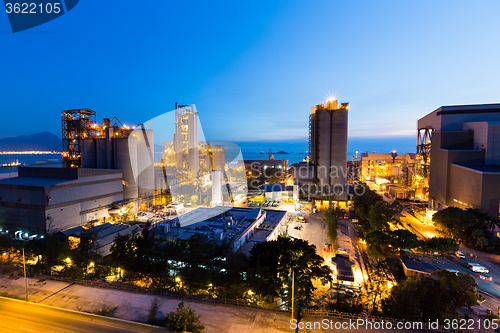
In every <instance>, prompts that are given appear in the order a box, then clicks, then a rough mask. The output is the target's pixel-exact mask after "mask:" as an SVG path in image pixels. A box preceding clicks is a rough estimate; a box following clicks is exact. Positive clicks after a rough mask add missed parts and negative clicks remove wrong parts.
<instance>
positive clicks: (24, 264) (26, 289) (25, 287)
mask: <svg viewBox="0 0 500 333" xmlns="http://www.w3.org/2000/svg"><path fill="white" fill-rule="evenodd" d="M23 267H24V292H25V293H26V302H28V282H27V281H26V257H25V256H24V245H23Z"/></svg>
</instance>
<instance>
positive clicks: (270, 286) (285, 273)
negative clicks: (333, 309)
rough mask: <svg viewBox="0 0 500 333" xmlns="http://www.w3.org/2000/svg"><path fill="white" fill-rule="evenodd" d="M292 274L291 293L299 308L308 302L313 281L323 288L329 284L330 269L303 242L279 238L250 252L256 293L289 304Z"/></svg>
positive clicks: (252, 279)
mask: <svg viewBox="0 0 500 333" xmlns="http://www.w3.org/2000/svg"><path fill="white" fill-rule="evenodd" d="M292 272H293V276H294V279H295V281H294V285H295V288H296V289H295V292H294V294H295V298H296V299H297V305H299V306H301V305H305V304H308V302H309V301H310V300H311V297H312V292H313V290H314V289H315V288H314V286H313V284H312V280H313V279H317V280H319V281H320V282H321V283H322V284H323V285H324V284H327V283H328V282H331V273H332V272H331V270H330V268H329V267H328V266H326V265H324V261H323V258H322V257H321V256H319V255H318V254H316V247H315V246H314V245H310V244H309V243H308V242H307V241H304V240H300V239H293V238H289V237H279V238H278V240H276V241H270V242H262V243H257V244H256V245H254V247H253V248H252V249H251V250H250V266H249V275H251V285H252V287H253V288H255V290H257V291H258V292H259V293H261V294H263V295H267V296H271V297H277V296H281V297H282V298H285V299H287V300H288V301H291V298H290V296H291V290H290V288H291V281H290V278H291V276H292ZM285 294H286V295H287V296H286V297H285Z"/></svg>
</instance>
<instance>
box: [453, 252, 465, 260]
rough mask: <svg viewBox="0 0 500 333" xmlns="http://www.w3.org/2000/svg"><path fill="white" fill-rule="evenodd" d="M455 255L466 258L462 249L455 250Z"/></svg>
mask: <svg viewBox="0 0 500 333" xmlns="http://www.w3.org/2000/svg"><path fill="white" fill-rule="evenodd" d="M455 255H456V256H457V257H458V258H460V259H465V254H463V253H462V251H457V252H455Z"/></svg>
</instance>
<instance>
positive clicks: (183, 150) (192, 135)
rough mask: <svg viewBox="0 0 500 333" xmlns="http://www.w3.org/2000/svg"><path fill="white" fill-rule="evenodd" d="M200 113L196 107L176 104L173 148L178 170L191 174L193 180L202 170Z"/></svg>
mask: <svg viewBox="0 0 500 333" xmlns="http://www.w3.org/2000/svg"><path fill="white" fill-rule="evenodd" d="M198 123H199V119H198V112H196V109H195V107H194V105H178V104H177V103H175V134H174V142H173V148H174V152H175V154H176V158H177V161H176V162H177V163H176V167H177V170H179V171H180V172H189V174H190V176H191V178H192V179H198V173H199V168H200V153H199V145H200V140H199V132H198Z"/></svg>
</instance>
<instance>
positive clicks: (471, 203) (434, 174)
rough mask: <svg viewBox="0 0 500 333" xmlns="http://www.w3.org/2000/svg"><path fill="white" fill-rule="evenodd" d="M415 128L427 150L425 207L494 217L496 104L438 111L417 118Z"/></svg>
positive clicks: (499, 124) (499, 109) (499, 159)
mask: <svg viewBox="0 0 500 333" xmlns="http://www.w3.org/2000/svg"><path fill="white" fill-rule="evenodd" d="M418 128H419V130H425V131H426V132H427V133H428V134H426V136H427V137H428V139H427V141H428V143H427V144H428V145H430V154H429V155H430V160H429V161H430V167H429V206H430V207H431V208H436V209H441V208H444V207H448V206H454V207H460V208H464V209H465V208H477V209H479V210H481V211H484V212H486V213H488V214H490V215H491V216H492V217H494V218H496V217H498V216H499V203H500V191H499V188H500V104H481V105H458V106H443V107H440V108H438V109H436V110H434V111H433V112H431V113H429V114H428V115H426V116H425V117H423V118H421V119H419V121H418Z"/></svg>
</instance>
